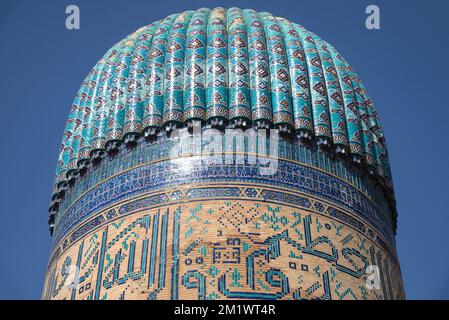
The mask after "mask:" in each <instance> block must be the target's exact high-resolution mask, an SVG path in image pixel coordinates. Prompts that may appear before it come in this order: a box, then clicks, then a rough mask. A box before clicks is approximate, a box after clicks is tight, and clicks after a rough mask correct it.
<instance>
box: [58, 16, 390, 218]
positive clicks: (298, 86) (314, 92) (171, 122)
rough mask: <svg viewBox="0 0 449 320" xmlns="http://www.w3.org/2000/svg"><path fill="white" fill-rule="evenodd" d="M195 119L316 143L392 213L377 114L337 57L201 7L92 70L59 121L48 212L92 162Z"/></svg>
mask: <svg viewBox="0 0 449 320" xmlns="http://www.w3.org/2000/svg"><path fill="white" fill-rule="evenodd" d="M194 121H200V122H201V123H202V124H203V126H211V127H218V128H224V127H241V128H249V127H255V128H268V127H274V128H278V129H279V130H280V132H281V133H282V134H283V135H284V137H286V139H292V140H294V141H296V143H306V144H307V143H308V144H317V145H319V146H320V148H323V150H324V149H325V150H326V152H329V153H332V154H334V155H335V156H338V157H344V158H345V159H346V161H348V162H351V163H353V165H354V166H355V167H358V168H361V169H360V170H366V171H365V172H367V173H369V175H370V176H371V177H372V179H374V180H375V181H376V182H377V183H379V185H381V186H382V190H384V192H385V194H386V197H387V198H388V199H389V201H390V203H391V206H392V207H395V205H394V196H393V189H392V184H391V174H390V167H389V161H388V155H387V148H386V144H385V139H384V135H383V133H382V129H381V127H380V125H379V121H378V118H377V113H376V110H375V108H374V105H373V102H372V101H371V99H370V98H369V97H368V94H367V92H366V90H365V88H364V86H363V84H362V83H361V81H360V79H359V78H358V77H357V75H356V74H355V73H354V71H353V69H352V68H351V67H350V65H349V64H348V63H347V62H346V61H345V60H344V59H343V57H342V56H341V55H340V54H339V53H338V52H337V50H336V49H335V48H334V47H333V46H331V45H330V44H329V43H327V42H326V41H324V40H322V39H321V38H320V37H318V36H317V35H315V34H313V33H312V32H310V31H308V30H306V29H305V28H303V27H302V26H300V25H299V24H296V23H293V22H290V21H288V20H286V19H283V18H280V17H275V16H273V15H271V14H270V13H267V12H260V13H258V12H255V11H254V10H241V9H238V8H231V9H227V10H226V9H223V8H215V9H213V10H210V9H205V8H203V9H199V10H196V11H186V12H183V13H179V14H173V15H170V16H168V17H166V18H165V19H162V20H159V21H156V22H154V23H151V24H149V25H148V26H145V27H142V28H140V29H139V30H137V31H136V32H134V33H132V34H131V35H129V36H127V37H126V38H125V39H123V40H122V41H120V42H118V43H117V44H116V45H114V46H113V47H112V48H111V49H110V50H109V51H108V52H107V53H106V54H105V55H104V57H103V58H101V59H100V60H99V61H98V63H97V64H96V65H95V66H94V67H93V68H92V70H91V71H90V73H89V74H88V75H87V77H86V78H85V80H84V81H83V82H82V85H81V88H80V89H79V91H78V94H77V95H76V97H75V100H74V102H73V104H72V107H71V110H70V114H69V117H68V120H67V124H66V128H65V131H64V136H63V139H62V143H61V149H60V154H59V157H58V164H57V169H56V181H55V185H54V193H53V200H52V203H51V211H53V212H54V211H55V210H57V204H58V202H59V201H60V199H61V197H62V196H63V195H64V193H67V192H69V191H68V190H69V185H70V183H69V182H70V181H72V180H74V179H76V178H77V177H78V175H79V174H80V170H83V169H85V168H87V167H88V166H89V165H90V163H91V162H92V161H96V160H101V158H102V157H104V156H105V155H106V154H107V153H111V152H114V150H115V149H116V148H117V147H118V146H119V145H120V144H130V143H135V142H136V141H137V139H138V138H142V137H145V138H148V139H153V138H156V137H157V136H160V135H163V134H166V133H167V132H170V131H171V130H173V129H175V128H180V127H189V126H192V124H193V122H194ZM393 211H395V209H394V210H393ZM394 219H395V216H394Z"/></svg>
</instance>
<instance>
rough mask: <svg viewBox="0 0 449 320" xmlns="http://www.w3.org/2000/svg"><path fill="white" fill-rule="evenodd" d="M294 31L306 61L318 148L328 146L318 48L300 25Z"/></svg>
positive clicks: (326, 108) (329, 134) (326, 106)
mask: <svg viewBox="0 0 449 320" xmlns="http://www.w3.org/2000/svg"><path fill="white" fill-rule="evenodd" d="M296 31H297V32H298V33H299V37H300V39H301V44H302V46H303V48H304V53H305V56H306V61H307V67H308V74H309V82H310V94H311V98H312V115H313V127H314V133H315V137H316V139H317V143H318V144H319V145H320V146H321V145H329V144H330V142H331V141H332V131H331V124H330V116H329V103H328V98H327V90H326V80H325V79H324V72H323V66H322V63H321V59H320V55H319V53H318V48H317V47H316V44H315V41H314V39H313V37H312V35H311V34H310V33H309V32H308V31H307V30H306V29H304V28H303V27H302V26H300V25H296Z"/></svg>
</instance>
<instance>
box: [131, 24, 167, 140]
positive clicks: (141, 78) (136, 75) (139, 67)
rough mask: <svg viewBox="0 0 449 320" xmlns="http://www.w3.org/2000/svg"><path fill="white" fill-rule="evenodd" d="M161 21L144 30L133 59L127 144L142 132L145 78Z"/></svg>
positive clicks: (140, 35)
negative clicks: (152, 45)
mask: <svg viewBox="0 0 449 320" xmlns="http://www.w3.org/2000/svg"><path fill="white" fill-rule="evenodd" d="M158 24H159V21H158V22H156V23H153V24H150V25H148V26H146V27H144V28H143V29H142V33H140V34H139V37H138V39H137V43H136V45H135V50H134V53H133V56H132V59H131V66H130V70H129V74H128V81H127V87H126V100H125V101H126V107H125V120H124V126H123V137H124V140H125V143H129V142H134V141H135V140H136V138H137V137H138V136H139V135H140V132H141V130H142V119H143V106H144V102H145V80H146V79H145V76H146V74H147V70H148V69H147V65H148V59H149V58H148V57H149V53H150V47H151V40H152V38H153V36H154V33H155V31H156V28H157V26H158Z"/></svg>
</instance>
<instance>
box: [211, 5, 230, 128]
mask: <svg viewBox="0 0 449 320" xmlns="http://www.w3.org/2000/svg"><path fill="white" fill-rule="evenodd" d="M227 41H228V40H227V30H226V10H225V9H223V8H215V9H213V10H212V12H211V13H210V15H209V19H208V21H207V46H206V55H207V60H206V121H207V124H208V125H210V126H213V127H220V128H223V127H224V126H225V125H226V124H227V121H228V119H229V114H228V52H227V46H228V44H227Z"/></svg>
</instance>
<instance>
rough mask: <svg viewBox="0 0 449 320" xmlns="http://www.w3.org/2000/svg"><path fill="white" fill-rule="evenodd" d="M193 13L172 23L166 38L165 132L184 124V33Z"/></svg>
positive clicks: (183, 15) (186, 13)
mask: <svg viewBox="0 0 449 320" xmlns="http://www.w3.org/2000/svg"><path fill="white" fill-rule="evenodd" d="M192 15H193V11H186V12H184V13H182V14H180V15H179V16H178V17H177V18H176V20H175V21H174V22H173V27H172V28H171V30H170V34H169V36H168V42H167V49H166V56H165V76H164V93H163V94H164V116H163V121H164V127H165V130H166V131H168V132H169V131H171V130H173V129H176V128H179V127H181V126H183V124H184V114H183V111H184V110H183V109H184V107H183V104H184V103H183V76H184V73H183V66H184V54H185V42H186V32H187V28H188V26H189V21H190V19H191V17H192Z"/></svg>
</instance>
